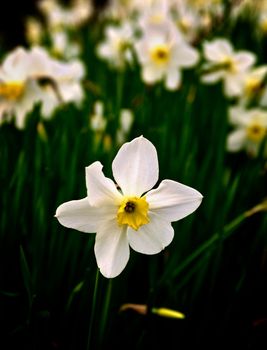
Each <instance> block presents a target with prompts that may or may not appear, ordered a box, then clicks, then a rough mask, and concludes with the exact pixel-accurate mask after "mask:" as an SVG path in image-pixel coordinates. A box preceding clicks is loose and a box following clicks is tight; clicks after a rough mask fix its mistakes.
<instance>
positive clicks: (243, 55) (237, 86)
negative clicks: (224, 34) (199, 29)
mask: <svg viewBox="0 0 267 350" xmlns="http://www.w3.org/2000/svg"><path fill="white" fill-rule="evenodd" d="M204 56H205V58H206V60H207V61H208V62H207V63H206V64H205V65H204V67H203V70H204V74H203V76H202V78H201V80H202V82H203V83H207V84H213V83H216V82H218V81H219V80H223V83H224V93H225V95H226V96H228V97H233V96H240V94H241V92H242V86H243V80H244V75H245V74H246V72H248V70H249V69H250V68H251V67H252V65H253V64H254V63H255V61H256V56H255V55H254V54H253V53H252V52H248V51H238V52H235V51H234V49H233V47H232V45H231V43H230V42H229V41H228V40H226V39H215V40H213V41H211V42H205V43H204Z"/></svg>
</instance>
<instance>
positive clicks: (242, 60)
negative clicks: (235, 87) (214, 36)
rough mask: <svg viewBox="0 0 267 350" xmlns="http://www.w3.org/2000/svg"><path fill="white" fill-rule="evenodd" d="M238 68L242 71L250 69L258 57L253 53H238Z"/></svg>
mask: <svg viewBox="0 0 267 350" xmlns="http://www.w3.org/2000/svg"><path fill="white" fill-rule="evenodd" d="M235 61H236V64H237V66H238V68H239V69H240V70H242V71H245V70H247V69H248V68H250V67H251V66H252V65H253V64H254V63H255V61H256V56H255V55H254V54H253V53H252V52H238V53H237V54H236V55H235Z"/></svg>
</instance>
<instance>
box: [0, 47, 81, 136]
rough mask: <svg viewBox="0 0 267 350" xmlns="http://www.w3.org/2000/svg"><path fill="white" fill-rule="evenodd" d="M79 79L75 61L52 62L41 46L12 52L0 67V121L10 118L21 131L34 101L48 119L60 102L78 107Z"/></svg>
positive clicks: (79, 66)
mask: <svg viewBox="0 0 267 350" xmlns="http://www.w3.org/2000/svg"><path fill="white" fill-rule="evenodd" d="M83 76H84V68H83V65H82V63H80V62H79V61H72V62H70V63H63V62H60V61H57V60H54V59H52V58H51V57H50V56H49V55H48V53H47V52H46V51H45V49H43V48H41V47H34V48H33V49H32V50H30V51H26V50H25V49H23V48H21V47H19V48H17V49H15V50H14V51H12V52H11V53H10V54H9V55H8V56H7V57H6V58H5V60H4V62H3V63H2V65H1V67H0V121H1V122H3V120H5V119H6V120H7V121H10V120H11V119H12V117H14V118H15V124H16V126H17V127H18V128H20V129H22V128H24V126H25V121H26V116H27V113H29V112H31V111H32V110H33V107H34V105H35V104H36V103H38V102H39V103H41V114H42V115H43V116H44V117H50V116H51V115H52V113H53V111H54V110H55V108H57V107H58V106H60V105H62V104H63V103H69V102H74V103H76V104H77V105H79V104H80V103H81V102H82V99H83V90H82V87H81V79H82V78H83Z"/></svg>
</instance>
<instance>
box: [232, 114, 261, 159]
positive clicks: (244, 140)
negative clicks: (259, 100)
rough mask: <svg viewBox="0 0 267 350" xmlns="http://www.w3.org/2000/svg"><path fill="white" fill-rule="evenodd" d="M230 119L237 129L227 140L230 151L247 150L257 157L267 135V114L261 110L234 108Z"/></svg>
mask: <svg viewBox="0 0 267 350" xmlns="http://www.w3.org/2000/svg"><path fill="white" fill-rule="evenodd" d="M229 117H230V123H231V124H232V125H233V126H235V127H236V129H235V130H233V131H232V132H231V133H230V134H229V136H228V138H227V149H228V151H230V152H238V151H240V150H241V149H245V150H246V151H247V152H248V153H249V154H250V155H252V156H256V155H257V153H258V151H259V149H260V146H261V144H262V142H263V140H264V139H265V138H266V135H267V112H266V111H264V110H262V109H259V108H253V109H250V110H246V109H244V108H242V107H233V108H231V109H230V112H229ZM265 153H266V152H265Z"/></svg>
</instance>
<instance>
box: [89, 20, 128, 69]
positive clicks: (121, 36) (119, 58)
mask: <svg viewBox="0 0 267 350" xmlns="http://www.w3.org/2000/svg"><path fill="white" fill-rule="evenodd" d="M133 35H134V34H133V29H132V26H131V25H130V23H128V22H124V23H122V24H121V26H114V25H109V26H108V27H106V30H105V39H104V41H103V42H101V43H100V44H99V45H98V46H97V48H96V53H97V55H98V57H99V58H101V59H103V60H106V61H108V62H109V64H110V65H111V66H112V67H114V68H118V69H122V68H124V67H125V65H126V63H127V62H128V63H131V62H132V52H131V50H130V47H131V44H132V40H133Z"/></svg>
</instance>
